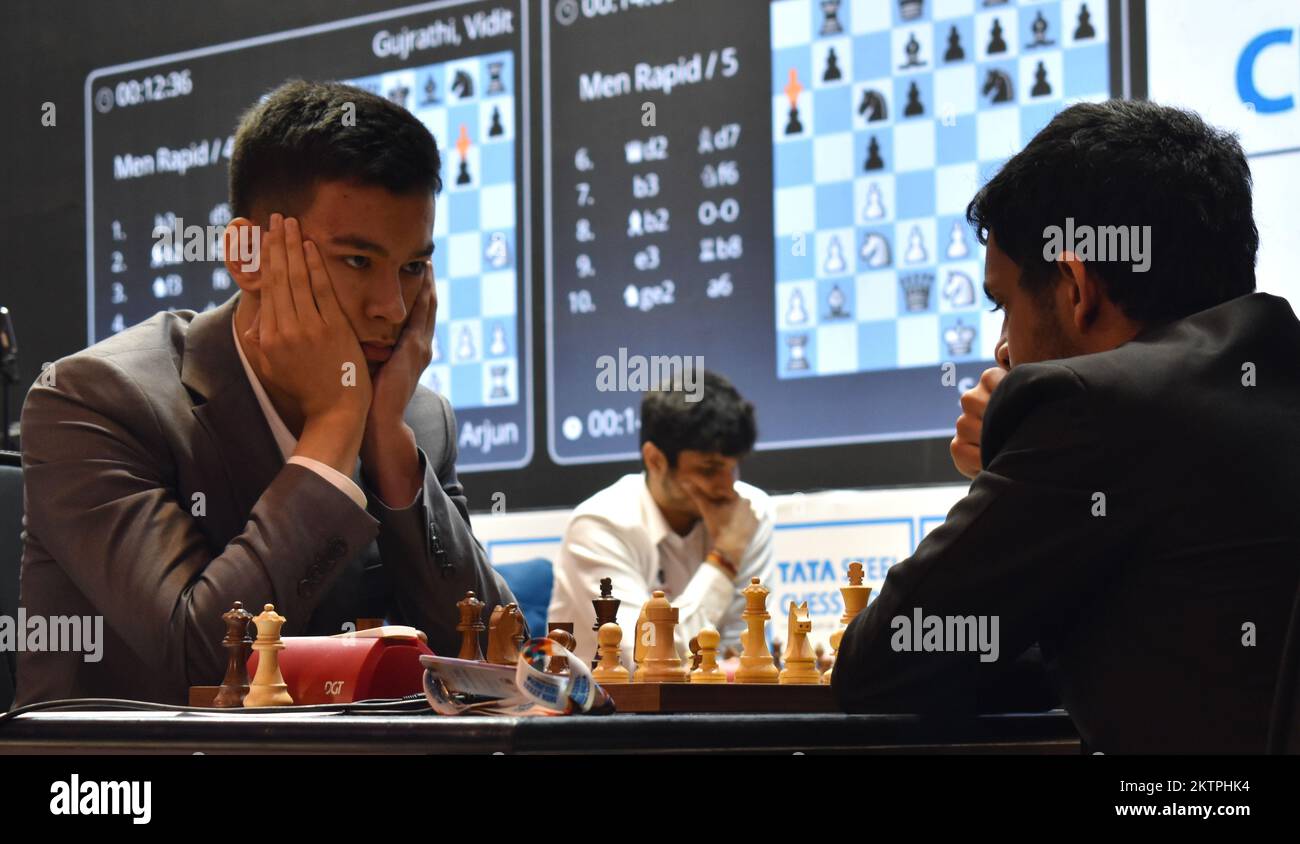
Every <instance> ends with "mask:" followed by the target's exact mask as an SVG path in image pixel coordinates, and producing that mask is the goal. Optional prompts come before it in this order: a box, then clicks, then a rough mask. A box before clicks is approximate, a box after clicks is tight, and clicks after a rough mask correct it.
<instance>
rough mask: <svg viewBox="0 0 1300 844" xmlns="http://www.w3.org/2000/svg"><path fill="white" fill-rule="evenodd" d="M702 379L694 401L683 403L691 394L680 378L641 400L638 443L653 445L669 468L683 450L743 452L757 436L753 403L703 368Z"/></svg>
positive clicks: (741, 454) (732, 455) (724, 452)
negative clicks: (661, 453)
mask: <svg viewBox="0 0 1300 844" xmlns="http://www.w3.org/2000/svg"><path fill="white" fill-rule="evenodd" d="M702 382H703V394H702V395H701V396H700V400H699V401H687V397H688V396H690V395H691V393H690V392H687V391H686V390H685V389H681V388H680V387H681V384H680V382H678V383H675V384H674V385H673V386H674V387H675V389H671V390H650V391H648V392H647V393H646V394H645V396H643V397H642V399H641V443H642V445H644V444H645V443H648V442H651V443H654V444H655V446H657V447H658V449H659V450H660V451H662V452H663V453H664V455H665V456H666V457H667V458H668V465H669V466H672V467H676V466H677V455H678V454H680V453H681V452H682V451H684V450H686V449H690V450H691V451H707V452H717V453H719V454H723V455H725V456H727V457H740V456H744V455H746V454H748V453H749V452H750V451H751V450H752V449H753V448H754V440H756V439H757V438H758V428H757V427H756V426H755V424H754V405H753V404H751V403H749V402H747V401H745V400H744V399H743V398H741V395H740V393H738V392H736V388H735V387H733V386H731V382H730V381H728V380H727V379H726V378H723V377H722V376H721V375H718V374H716V373H713V372H710V371H708V370H705V371H704V375H703V378H702Z"/></svg>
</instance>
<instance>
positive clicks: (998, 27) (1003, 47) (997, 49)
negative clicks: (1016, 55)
mask: <svg viewBox="0 0 1300 844" xmlns="http://www.w3.org/2000/svg"><path fill="white" fill-rule="evenodd" d="M1006 51H1007V42H1006V41H1005V40H1003V38H1002V22H1001V21H999V20H998V19H997V18H994V19H993V30H992V32H990V34H989V49H988V52H989V53H1005V52H1006Z"/></svg>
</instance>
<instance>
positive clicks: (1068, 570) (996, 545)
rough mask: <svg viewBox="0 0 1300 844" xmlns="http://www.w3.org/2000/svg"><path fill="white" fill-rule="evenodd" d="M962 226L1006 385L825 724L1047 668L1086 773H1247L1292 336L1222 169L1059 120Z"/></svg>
mask: <svg viewBox="0 0 1300 844" xmlns="http://www.w3.org/2000/svg"><path fill="white" fill-rule="evenodd" d="M967 217H968V219H969V221H970V222H971V224H972V225H973V226H974V227H975V228H976V230H977V231H978V232H979V233H980V236H981V239H985V238H987V244H988V255H987V260H986V263H985V287H986V290H987V291H988V294H989V298H990V299H992V300H993V302H994V303H995V304H996V305H997V306H998V307H999V308H1001V309H1002V310H1004V311H1005V317H1004V323H1003V341H1004V345H1003V348H1001V349H1000V351H999V359H1000V360H1002V361H1003V362H1004V363H1005V364H1006V366H1007V368H1008V370H1009V371H1006V372H1003V371H1001V370H990V371H989V372H986V373H985V374H984V379H983V383H982V384H981V386H980V387H977V388H976V389H975V390H972V391H971V392H970V393H968V394H967V395H966V396H964V397H963V400H962V407H963V411H964V413H963V415H962V417H961V419H960V420H959V421H958V424H957V436H956V438H955V439H954V441H953V444H952V452H953V458H954V461H955V462H956V464H957V466H958V468H959V469H960V470H961V471H963V472H964V473H966V474H968V475H969V476H971V477H973V479H974V481H973V483H972V484H971V488H970V492H969V494H968V495H967V496H966V497H965V498H963V499H962V500H961V501H959V502H958V503H957V504H956V505H955V506H954V507H953V509H952V511H951V512H949V514H948V518H947V520H946V521H945V522H944V524H943V525H942V526H940V527H939V528H938V529H936V530H935V531H934V532H933V533H931V534H930V535H929V536H928V537H927V538H926V539H925V540H924V541H923V542H921V544H920V545H919V546H918V547H917V549H916V553H915V554H913V555H912V557H911V558H909V559H907V560H905V561H903V562H902V563H900V564H899V565H896V566H894V567H893V568H892V569H890V571H889V575H888V577H887V578H886V579H885V584H884V588H883V589H882V590H881V593H880V595H879V597H878V598H877V599H876V601H875V602H874V603H872V605H871V607H870V608H869V609H868V610H867V611H866V612H864V613H862V614H861V615H859V616H858V617H857V618H856V619H854V621H853V622H852V623H851V624H850V625H849V628H848V630H847V632H846V633H845V635H844V638H843V641H842V643H841V645H840V649H839V654H838V658H837V661H836V665H835V671H834V674H833V677H834V687H835V691H836V692H837V694H838V696H839V699H840V702H841V703H842V704H843V705H844V706H845V707H846V708H847V709H849V710H852V711H877V712H879V711H895V712H916V711H924V712H936V711H947V712H952V711H967V712H969V711H974V710H981V709H982V710H986V711H987V710H1002V711H1007V709H1008V708H1019V707H1021V706H1028V705H1032V702H1034V701H1042V700H1044V699H1045V698H1044V697H1043V696H1042V695H1040V694H1039V693H1038V692H1039V691H1040V689H1038V688H1035V687H1034V685H1033V684H1026V683H1023V682H1022V681H1024V680H1027V679H1030V678H1031V677H1032V674H1031V673H1029V672H1026V671H1023V670H1022V669H1023V668H1025V667H1026V666H1025V665H1024V664H1023V661H1021V660H1019V659H1018V658H1019V657H1021V656H1022V654H1025V653H1027V652H1030V651H1032V650H1033V646H1034V645H1039V646H1040V647H1041V652H1042V655H1043V657H1044V658H1045V660H1046V662H1047V665H1048V667H1049V668H1051V669H1053V672H1052V673H1053V674H1054V676H1055V678H1056V679H1057V680H1058V681H1059V693H1060V699H1061V701H1062V702H1063V704H1064V705H1065V708H1066V709H1067V710H1068V711H1069V713H1070V715H1071V717H1072V718H1073V720H1074V723H1075V726H1076V727H1077V728H1078V730H1079V732H1080V735H1081V736H1082V737H1083V739H1084V740H1085V742H1086V743H1087V746H1088V747H1089V748H1091V749H1093V750H1095V751H1102V752H1105V753H1123V752H1189V751H1197V752H1235V753H1241V752H1256V753H1257V752H1262V751H1263V750H1264V749H1265V739H1266V736H1268V734H1269V725H1270V719H1271V718H1272V717H1273V712H1272V709H1273V705H1274V689H1275V686H1276V685H1277V681H1278V677H1279V667H1280V665H1281V660H1282V653H1283V646H1284V642H1285V640H1286V635H1287V628H1288V624H1289V623H1290V621H1291V613H1292V606H1293V602H1294V601H1295V599H1296V589H1297V583H1298V582H1300V503H1298V502H1300V499H1297V497H1296V496H1295V495H1294V492H1293V489H1292V485H1293V483H1294V479H1295V478H1296V477H1298V476H1300V448H1297V445H1296V432H1297V431H1300V322H1297V320H1296V317H1295V314H1294V313H1293V312H1292V309H1291V307H1290V306H1289V305H1288V304H1287V302H1286V301H1285V300H1283V299H1280V298H1278V297H1275V296H1269V295H1267V294H1264V293H1256V292H1253V291H1254V290H1255V253H1256V249H1257V248H1258V245H1259V235H1258V232H1257V231H1256V228H1255V223H1254V219H1253V215H1252V213H1251V176H1250V169H1249V166H1248V164H1247V162H1246V158H1245V156H1244V155H1243V153H1242V150H1241V146H1240V145H1239V144H1238V143H1237V141H1236V139H1235V138H1233V137H1232V136H1230V135H1227V134H1226V133H1223V132H1218V131H1215V130H1214V129H1211V128H1209V127H1207V126H1206V125H1205V124H1204V123H1203V122H1202V121H1201V119H1200V118H1199V117H1197V116H1196V115H1195V114H1191V113H1188V112H1183V111H1178V110H1175V109H1170V108H1162V107H1160V106H1158V105H1155V104H1152V103H1145V102H1124V101H1111V102H1107V103H1099V104H1080V105H1076V106H1072V107H1071V108H1068V109H1066V110H1064V111H1062V112H1061V113H1060V114H1058V115H1057V116H1056V117H1055V118H1054V119H1053V120H1052V121H1051V122H1050V123H1049V124H1048V125H1047V127H1046V128H1044V129H1043V130H1042V131H1041V132H1039V134H1038V135H1037V136H1036V137H1035V138H1034V139H1033V140H1032V141H1030V143H1029V144H1028V146H1027V147H1026V148H1025V149H1024V151H1022V152H1021V153H1019V154H1018V155H1016V156H1014V157H1013V158H1012V159H1011V160H1010V161H1008V162H1007V164H1006V165H1005V166H1004V167H1003V169H1002V170H1001V172H999V173H998V174H997V175H996V176H995V177H994V178H993V179H992V180H991V181H990V182H989V183H988V184H987V185H985V187H984V188H982V189H981V190H980V192H979V193H978V194H977V195H976V196H975V198H974V200H973V201H972V202H971V204H970V207H969V209H968V211H967ZM1116 227H1123V229H1124V231H1123V235H1124V237H1123V238H1121V237H1119V234H1120V232H1119V229H1118V228H1116ZM1131 227H1132V228H1131ZM1085 231H1086V233H1085ZM1067 232H1072V233H1073V234H1074V235H1075V237H1069V236H1067V237H1062V235H1063V234H1065V233H1067ZM1102 237H1105V238H1107V240H1108V241H1109V242H1108V243H1107V249H1108V252H1109V254H1107V255H1104V256H1103V255H1101V254H1099V247H1100V245H1101V238H1102ZM1117 244H1118V245H1119V246H1120V247H1121V248H1120V250H1119V251H1120V252H1121V253H1124V252H1127V253H1128V254H1115V252H1114V249H1113V247H1114V246H1115V245H1117ZM1125 244H1127V245H1128V246H1129V249H1127V250H1125V249H1123V248H1122V247H1123V246H1124V245H1125ZM990 396H991V397H990ZM986 403H987V409H985V404H986ZM1041 676H1042V675H1041V674H1040V675H1039V677H1040V678H1041ZM1026 695H1028V696H1026Z"/></svg>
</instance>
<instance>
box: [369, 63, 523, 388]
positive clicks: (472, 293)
mask: <svg viewBox="0 0 1300 844" xmlns="http://www.w3.org/2000/svg"><path fill="white" fill-rule="evenodd" d="M513 80H514V56H513V54H512V53H510V52H508V51H507V52H499V53H489V54H485V55H480V56H471V57H468V58H463V59H456V60H454V61H448V62H443V63H439V64H431V65H426V66H423V67H415V68H406V69H403V70H398V71H393V72H390V73H383V74H377V75H374V76H366V77H360V78H357V79H349V80H346V81H347V82H348V83H349V84H352V85H357V86H359V87H362V88H365V89H367V90H370V91H373V92H374V93H377V94H380V95H381V96H385V97H388V98H389V99H390V100H393V101H394V102H397V103H398V104H400V105H402V106H404V107H405V108H407V109H408V110H410V111H411V113H412V114H414V115H415V116H416V117H417V118H419V120H420V121H421V122H422V123H424V125H425V126H426V127H428V129H429V131H430V132H432V133H433V136H434V138H435V139H436V140H437V141H438V147H439V150H440V151H441V153H442V165H443V170H442V181H443V190H442V193H441V194H439V196H438V199H437V204H436V210H435V216H434V227H433V244H434V252H433V271H434V279H435V285H436V287H437V293H438V317H437V323H436V326H435V329H434V353H433V361H432V362H431V363H430V365H429V368H428V369H427V370H425V372H424V374H423V375H422V376H421V378H420V381H421V383H423V384H424V385H425V386H427V387H429V388H430V389H432V390H434V391H435V392H438V393H441V394H442V395H444V396H446V397H447V399H448V400H449V401H451V403H452V406H453V407H455V408H456V409H457V410H463V409H466V408H473V407H486V406H493V405H507V404H515V403H516V402H518V401H519V379H520V372H519V357H520V355H519V349H518V337H519V333H518V331H517V328H516V326H517V322H518V319H519V308H518V299H517V296H516V290H517V289H518V272H519V269H518V267H519V263H518V261H519V256H518V253H517V244H518V238H517V232H516V230H515V218H516V199H515V197H516V174H515V144H516V138H517V134H516V126H515V91H513V90H512V88H513V85H514V83H513Z"/></svg>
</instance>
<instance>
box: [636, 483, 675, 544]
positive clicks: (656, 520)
mask: <svg viewBox="0 0 1300 844" xmlns="http://www.w3.org/2000/svg"><path fill="white" fill-rule="evenodd" d="M641 523H642V524H643V525H645V526H646V532H647V533H648V534H650V544H651V545H653V546H655V547H656V548H657V547H659V543H660V542H662V541H663V539H664V537H665V536H667V535H668V534H670V533H672V532H673V529H672V528H671V527H669V526H668V520H667V519H665V518H664V514H663V511H661V510H660V509H659V505H658V504H657V503H655V497H654V496H653V495H651V494H650V484H649V479H648V478H647V477H646V474H645V472H642V473H641Z"/></svg>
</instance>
